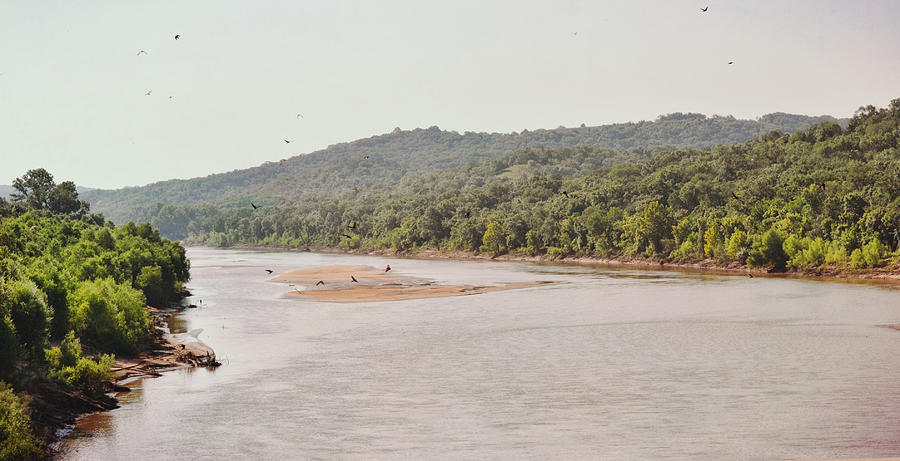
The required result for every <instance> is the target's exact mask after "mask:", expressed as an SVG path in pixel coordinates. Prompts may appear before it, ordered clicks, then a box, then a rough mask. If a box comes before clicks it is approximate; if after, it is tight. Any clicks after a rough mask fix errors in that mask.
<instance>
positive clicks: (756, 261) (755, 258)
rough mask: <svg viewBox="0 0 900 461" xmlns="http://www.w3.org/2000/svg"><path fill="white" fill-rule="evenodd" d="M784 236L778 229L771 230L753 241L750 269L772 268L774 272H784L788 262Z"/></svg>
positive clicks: (749, 259)
mask: <svg viewBox="0 0 900 461" xmlns="http://www.w3.org/2000/svg"><path fill="white" fill-rule="evenodd" d="M784 240H785V239H784V234H783V233H782V232H781V231H779V230H777V229H769V230H768V231H767V232H766V233H765V234H763V235H760V236H757V237H756V238H754V239H753V245H752V246H751V247H750V254H749V255H747V265H749V266H750V267H765V266H771V267H772V269H773V270H784V268H785V264H786V263H787V261H788V257H787V254H786V253H785V252H784V248H783V247H782V245H783V244H784Z"/></svg>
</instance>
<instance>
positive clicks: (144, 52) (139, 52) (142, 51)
mask: <svg viewBox="0 0 900 461" xmlns="http://www.w3.org/2000/svg"><path fill="white" fill-rule="evenodd" d="M142 53H143V54H147V52H146V51H144V50H141V51H138V53H137V55H138V56H140V55H141V54H142Z"/></svg>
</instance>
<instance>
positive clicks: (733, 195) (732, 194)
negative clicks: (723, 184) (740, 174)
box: [731, 192, 741, 201]
mask: <svg viewBox="0 0 900 461" xmlns="http://www.w3.org/2000/svg"><path fill="white" fill-rule="evenodd" d="M731 196H732V197H734V199H735V200H738V201H740V200H741V199H739V198H738V196H737V195H735V194H734V192H732V193H731Z"/></svg>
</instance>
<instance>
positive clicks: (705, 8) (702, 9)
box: [700, 6, 709, 13]
mask: <svg viewBox="0 0 900 461" xmlns="http://www.w3.org/2000/svg"><path fill="white" fill-rule="evenodd" d="M708 9H709V7H708V6H707V7H704V8H700V11H702V12H704V13H706V10H708Z"/></svg>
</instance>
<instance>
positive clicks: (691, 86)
mask: <svg viewBox="0 0 900 461" xmlns="http://www.w3.org/2000/svg"><path fill="white" fill-rule="evenodd" d="M705 6H708V7H709V9H708V11H707V12H705V13H704V12H702V11H700V8H701V7H705ZM898 23H900V2H896V1H893V0H882V1H876V0H872V1H866V0H861V1H854V2H850V1H834V0H816V1H814V0H799V1H783V0H782V1H774V0H772V1H770V0H760V1H752V2H747V1H737V0H732V1H722V0H701V1H694V0H684V1H682V0H659V1H643V2H636V1H625V0H623V1H596V0H595V1H540V2H539V1H522V0H520V1H490V0H479V1H468V0H461V1H453V2H432V1H423V0H409V1H407V0H395V1H388V0H380V1H377V2H376V1H321V2H310V1H296V0H294V1H265V2H251V1H228V0H215V1H202V0H198V1H190V2H184V1H172V0H168V1H157V2H130V1H129V2H123V1H118V0H115V1H81V2H71V1H50V0H47V1H41V0H38V1H35V0H2V2H0V184H10V183H11V182H12V179H13V178H15V177H18V176H21V175H22V174H23V173H24V172H25V171H27V170H28V169H31V168H39V167H43V168H46V169H47V170H48V171H50V172H51V173H52V174H53V175H54V177H55V178H56V180H57V182H61V181H65V180H71V181H75V183H76V184H78V185H79V186H87V187H99V188H119V187H124V186H137V185H143V184H147V183H151V182H156V181H160V180H166V179H171V178H190V177H196V176H206V175H208V174H212V173H220V172H226V171H231V170H234V169H242V168H247V167H251V166H256V165H259V164H261V163H264V162H267V161H278V160H279V159H282V158H287V157H291V156H294V155H298V154H304V153H309V152H313V151H315V150H319V149H323V148H325V147H327V146H328V145H330V144H334V143H339V142H347V141H353V140H355V139H359V138H365V137H369V136H373V135H378V134H382V133H386V132H389V131H391V130H393V129H394V128H395V127H400V128H402V129H414V128H427V127H430V126H434V125H437V126H439V127H441V128H442V129H445V130H455V131H458V132H460V133H462V132H464V131H483V132H512V131H521V130H523V129H529V130H533V129H538V128H556V127H558V126H568V127H572V126H578V125H580V124H582V123H585V124H587V125H588V126H592V125H602V124H607V123H618V122H628V121H639V120H653V119H655V118H656V117H657V116H659V115H661V114H666V113H671V112H701V113H705V114H707V115H714V114H718V115H734V116H735V117H739V118H756V117H758V116H760V115H763V114H766V113H770V112H777V111H783V112H790V113H800V114H807V115H823V114H828V115H834V116H837V117H848V116H851V115H852V114H853V112H854V111H855V110H856V109H857V108H858V107H859V106H861V105H869V104H872V105H875V106H879V107H883V106H885V105H887V104H888V103H889V101H890V100H891V99H894V98H898V97H900V59H898V57H900V33H898V32H897V28H896V24H898ZM176 34H179V35H180V38H179V40H175V39H174V36H175V35H176ZM141 50H144V51H145V52H146V53H141V54H138V53H139V52H140V51H141ZM729 61H733V62H734V64H731V65H729V64H728V62H729ZM147 93H149V95H148V94H147ZM298 114H302V117H300V116H298ZM285 139H287V140H289V141H291V142H290V143H286V142H285V141H284V140H285Z"/></svg>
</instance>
